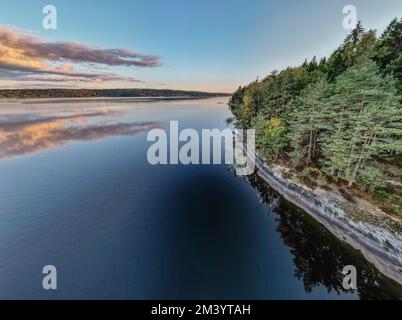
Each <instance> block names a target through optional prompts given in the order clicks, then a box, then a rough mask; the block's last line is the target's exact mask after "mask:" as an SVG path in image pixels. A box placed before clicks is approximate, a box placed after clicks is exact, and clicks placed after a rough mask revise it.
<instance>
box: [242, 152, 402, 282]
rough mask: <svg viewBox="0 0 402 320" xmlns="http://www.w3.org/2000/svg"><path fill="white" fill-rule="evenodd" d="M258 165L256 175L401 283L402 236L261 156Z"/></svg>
mask: <svg viewBox="0 0 402 320" xmlns="http://www.w3.org/2000/svg"><path fill="white" fill-rule="evenodd" d="M247 149H248V150H247V153H248V155H249V156H250V151H249V148H247ZM255 165H256V168H257V174H258V175H259V176H260V177H261V178H262V179H263V180H264V181H265V182H267V183H268V184H269V185H270V186H271V187H272V188H273V189H275V190H276V191H277V192H279V193H280V194H281V195H282V196H283V197H284V198H286V199H287V200H288V201H290V202H292V203H293V204H295V205H297V206H298V207H300V208H302V209H303V210H305V211H306V212H307V213H309V214H310V215H311V216H312V217H314V218H315V219H316V220H317V221H319V222H320V223H321V224H323V225H324V226H325V227H326V228H327V229H328V230H329V231H330V232H331V233H332V234H334V235H335V236H336V237H337V238H339V239H340V240H342V241H345V242H347V243H348V244H350V245H351V246H352V247H354V248H355V249H358V250H360V251H361V252H362V254H363V255H364V257H365V258H366V259H367V260H368V261H369V262H371V263H372V264H374V265H375V266H376V268H377V269H378V270H379V271H380V272H382V273H383V274H384V275H386V276H387V277H389V278H391V279H393V280H395V281H397V282H398V283H400V284H402V236H399V235H396V234H394V233H393V232H391V231H390V230H387V229H385V228H382V227H380V226H377V225H374V224H371V223H369V222H366V221H355V220H353V219H352V218H350V217H349V216H348V215H347V214H346V213H345V211H344V210H343V209H342V206H341V204H340V203H338V202H337V201H336V200H334V199H329V198H327V197H323V196H321V195H318V194H316V193H314V192H313V191H312V190H310V189H309V188H307V187H303V186H301V185H299V184H296V183H294V182H292V181H290V180H289V179H286V178H285V177H283V175H282V174H281V173H280V172H279V171H278V170H275V169H274V168H272V167H270V166H268V165H267V164H266V163H265V162H264V161H263V160H262V159H261V158H259V157H258V155H256V156H255Z"/></svg>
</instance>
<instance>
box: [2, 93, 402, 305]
mask: <svg viewBox="0 0 402 320" xmlns="http://www.w3.org/2000/svg"><path fill="white" fill-rule="evenodd" d="M218 102H225V103H226V102H227V101H226V98H214V99H206V100H176V101H173V100H160V101H153V100H150V101H149V102H146V101H138V102H135V101H113V100H107V101H92V102H91V101H88V102H86V101H75V102H74V101H73V102H69V101H66V100H63V101H61V102H59V103H55V102H52V103H43V102H38V103H29V104H24V103H12V104H0V298H29V299H42V298H54V299H60V298H76V299H95V298H99V299H100V298H108V299H118V298H124V299H178V298H181V299H313V298H322V299H339V298H343V299H344V298H346V299H357V298H366V299H367V298H391V297H392V298H395V297H399V298H400V297H402V293H401V287H400V286H398V285H396V284H395V283H394V282H393V281H390V280H388V279H386V278H385V277H384V276H382V275H381V274H380V273H378V271H377V270H376V269H375V268H374V267H372V266H371V265H370V264H369V263H367V262H366V261H365V260H364V258H363V257H362V256H361V254H360V253H358V252H357V251H355V250H353V249H351V248H350V247H349V246H347V245H345V244H343V243H342V242H340V241H338V240H337V239H336V238H335V237H333V236H332V235H331V234H330V233H329V232H328V231H326V229H325V228H323V227H322V226H320V225H319V224H318V223H317V222H316V221H314V220H313V219H312V218H311V217H310V216H308V215H307V214H306V213H304V212H303V211H301V210H299V209H297V208H295V207H294V206H292V205H291V204H289V203H288V202H287V201H285V200H284V199H282V198H281V197H280V195H278V194H277V193H275V192H274V191H273V190H271V189H270V188H269V187H268V186H267V185H266V184H264V183H263V182H262V181H261V180H260V179H259V178H258V177H257V176H255V175H253V176H250V177H248V178H244V177H237V176H236V175H235V174H234V172H233V170H232V168H230V167H229V166H227V165H188V166H185V165H159V166H152V165H150V164H149V163H148V162H147V149H148V147H149V146H150V144H151V143H150V142H147V139H146V134H147V132H148V131H149V130H150V129H152V128H165V129H166V130H168V128H169V121H170V120H178V121H179V128H180V129H184V128H194V129H197V130H201V129H213V128H218V129H223V128H225V127H226V126H227V123H228V122H227V121H226V120H227V119H228V118H230V117H231V116H232V115H231V113H230V112H229V111H228V108H227V106H226V105H225V104H218ZM48 264H51V265H54V266H56V268H57V271H58V290H56V291H45V290H43V288H42V279H43V276H44V275H43V274H42V268H43V266H45V265H48ZM348 264H351V265H355V266H356V267H357V270H358V291H355V292H351V291H348V292H345V291H344V290H343V288H342V274H341V271H342V268H343V267H344V266H345V265H348Z"/></svg>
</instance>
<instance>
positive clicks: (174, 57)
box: [0, 0, 402, 92]
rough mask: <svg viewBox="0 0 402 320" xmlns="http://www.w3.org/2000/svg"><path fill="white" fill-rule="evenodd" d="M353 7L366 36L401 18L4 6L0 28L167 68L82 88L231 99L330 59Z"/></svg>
mask: <svg viewBox="0 0 402 320" xmlns="http://www.w3.org/2000/svg"><path fill="white" fill-rule="evenodd" d="M47 4H53V5H55V6H56V8H57V13H58V27H57V29H56V30H45V29H43V28H42V19H43V16H44V15H43V14H42V8H43V6H45V5H47ZM349 4H351V5H354V6H355V7H356V8H357V17H358V19H359V20H362V22H363V25H364V26H365V27H366V28H373V29H377V30H379V31H382V30H383V29H384V27H385V26H386V25H387V24H388V23H389V22H390V21H391V19H392V18H394V17H401V16H402V1H400V0H382V1H380V0H370V1H369V0H360V1H341V0H331V1H329V0H328V1H323V0H321V1H319V0H282V1H268V0H249V1H246V0H232V1H226V0H215V1H212V0H191V1H190V0H187V1H186V0H169V1H167V0H141V1H139V0H137V1H133V0H131V1H123V0H121V1H119V0H115V1H96V0H79V1H77V0H69V1H56V0H54V1H50V0H46V1H35V0H24V1H23V0H13V1H11V0H3V1H2V3H1V5H0V25H1V26H3V27H13V28H18V29H22V30H25V31H29V32H31V33H32V36H33V37H36V38H38V39H45V41H49V42H57V41H71V42H74V43H81V44H85V45H87V46H91V47H96V48H97V47H102V48H127V49H130V50H133V51H138V52H141V53H143V54H145V55H158V56H160V58H161V61H160V62H161V65H160V66H157V67H152V68H148V67H138V66H126V65H112V66H110V65H108V66H103V65H101V69H102V68H103V69H105V68H106V69H107V72H110V73H113V74H119V75H124V76H127V77H128V78H129V77H132V78H136V79H139V80H141V81H143V82H125V81H124V80H119V81H114V82H107V81H106V82H102V83H88V84H86V83H80V84H79V86H81V87H151V88H175V89H197V90H209V91H228V92H229V91H232V90H233V89H234V88H236V87H238V86H239V85H242V84H246V83H248V82H250V81H252V80H254V79H255V78H256V77H257V76H258V75H259V76H260V77H263V76H265V75H266V74H268V73H269V72H270V71H272V70H274V69H282V68H284V67H286V66H288V65H296V64H300V63H302V62H303V60H304V59H305V58H312V57H313V56H314V55H317V56H318V57H322V56H325V55H329V54H330V53H331V52H332V51H333V50H334V49H335V48H336V47H337V46H338V45H339V44H340V43H341V41H342V40H343V39H344V37H345V36H346V34H347V33H348V32H349V31H348V30H345V29H344V28H343V26H342V20H343V17H344V14H343V13H342V8H343V7H344V6H345V5H349ZM75 67H76V68H81V71H82V68H84V69H85V70H87V69H88V66H82V65H81V66H80V65H79V64H78V67H77V66H75ZM0 76H1V75H0ZM24 85H27V84H24ZM28 85H29V83H28ZM54 85H55V86H56V85H57V84H54ZM0 86H2V87H12V86H16V87H18V82H15V81H14V82H13V81H11V80H4V79H3V81H1V80H0Z"/></svg>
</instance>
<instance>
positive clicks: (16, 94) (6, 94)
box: [0, 89, 231, 99]
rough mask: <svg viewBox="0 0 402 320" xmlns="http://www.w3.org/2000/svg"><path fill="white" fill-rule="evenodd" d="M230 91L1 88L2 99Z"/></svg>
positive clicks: (197, 94)
mask: <svg viewBox="0 0 402 320" xmlns="http://www.w3.org/2000/svg"><path fill="white" fill-rule="evenodd" d="M230 95H231V94H229V93H213V92H202V91H184V90H171V89H6V90H0V99H2V98H3V99H32V98H41V99H43V98H96V97H99V98H115V97H116V98H117V97H121V98H129V97H168V98H174V97H180V98H183V97H184V98H212V97H224V96H230Z"/></svg>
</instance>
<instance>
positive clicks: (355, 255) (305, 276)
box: [248, 174, 402, 299]
mask: <svg viewBox="0 0 402 320" xmlns="http://www.w3.org/2000/svg"><path fill="white" fill-rule="evenodd" d="M248 179H249V181H250V183H251V185H252V186H253V187H254V188H255V189H256V190H257V191H258V193H259V196H260V197H261V199H262V200H263V201H264V202H266V203H268V204H270V205H271V207H272V211H273V212H274V214H276V215H277V218H276V222H277V223H278V226H277V230H278V231H279V232H280V234H281V237H282V240H283V242H284V244H285V245H286V246H288V247H289V248H290V251H291V253H292V256H293V261H294V265H295V267H296V270H295V276H296V277H297V278H298V279H300V280H302V281H303V283H304V287H305V290H306V292H311V291H312V290H313V289H314V288H315V287H317V286H319V285H324V286H325V287H326V288H327V291H328V292H331V291H333V290H335V291H336V292H338V293H340V292H348V290H345V289H344V288H343V286H342V280H343V277H344V275H343V274H342V269H343V268H344V266H346V265H354V266H355V267H356V269H357V294H358V296H359V297H360V299H402V286H401V285H399V284H398V283H397V282H395V281H393V280H391V279H388V278H387V277H385V276H384V275H382V274H381V273H380V272H379V271H378V270H377V269H376V268H375V267H374V266H373V265H372V264H370V263H369V262H367V260H365V258H364V257H363V255H362V254H361V253H360V251H357V250H355V249H353V248H352V247H351V246H350V245H348V244H346V243H344V242H342V241H340V240H338V239H337V238H336V237H335V236H333V235H332V234H331V233H330V232H329V231H328V230H327V229H325V228H324V227H323V226H322V225H321V224H320V223H319V222H317V221H316V220H314V219H313V218H312V217H311V216H310V215H309V214H308V213H306V212H304V211H303V210H302V209H300V208H298V207H296V206H295V205H293V204H292V203H290V202H289V201H287V200H286V199H284V198H283V197H282V196H280V195H279V194H278V193H277V192H276V191H274V190H273V189H272V188H270V187H269V185H268V184H267V183H265V182H264V181H263V180H262V179H261V178H260V177H259V176H258V175H256V174H254V175H252V176H250V177H249V178H248ZM349 292H350V290H349Z"/></svg>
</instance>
